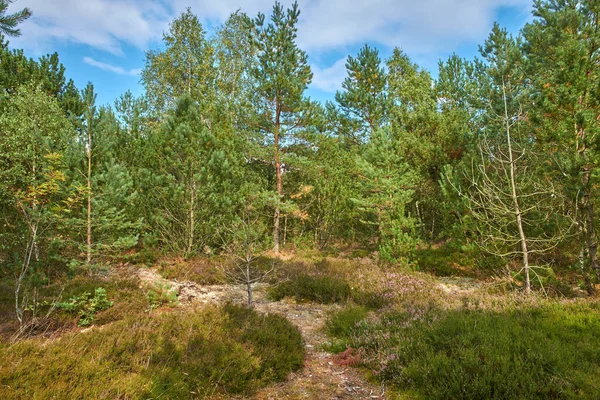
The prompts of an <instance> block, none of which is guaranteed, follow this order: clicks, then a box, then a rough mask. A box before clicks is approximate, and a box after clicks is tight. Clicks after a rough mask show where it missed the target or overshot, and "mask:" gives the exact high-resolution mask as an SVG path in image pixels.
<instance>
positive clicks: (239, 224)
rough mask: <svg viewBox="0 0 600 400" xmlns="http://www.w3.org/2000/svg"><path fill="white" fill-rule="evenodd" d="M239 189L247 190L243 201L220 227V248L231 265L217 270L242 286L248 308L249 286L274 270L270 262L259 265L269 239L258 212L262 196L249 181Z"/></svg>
mask: <svg viewBox="0 0 600 400" xmlns="http://www.w3.org/2000/svg"><path fill="white" fill-rule="evenodd" d="M240 190H241V191H242V192H244V193H247V194H246V199H245V200H246V201H245V204H242V206H241V207H240V209H239V211H238V213H237V214H238V215H236V217H235V218H234V219H233V220H232V221H231V223H230V224H229V225H228V226H224V227H223V228H222V235H221V239H222V241H223V250H224V251H225V254H227V255H229V256H230V257H232V258H233V265H226V266H223V267H222V268H221V271H222V272H223V273H224V275H225V276H226V277H227V278H229V280H230V281H231V282H233V283H236V284H240V285H244V286H245V287H246V293H247V295H248V307H249V308H252V307H254V297H253V286H254V285H255V284H256V283H259V282H264V281H265V279H266V278H267V277H268V276H269V275H270V274H271V273H272V272H273V271H274V265H272V266H271V268H261V266H260V265H259V264H260V259H261V257H262V256H263V255H264V253H265V251H266V250H267V248H268V243H269V241H268V227H267V226H266V225H265V224H264V223H263V221H264V219H263V218H262V217H261V215H260V211H261V210H263V209H264V204H265V197H266V196H264V193H262V191H261V190H260V188H258V187H255V186H253V185H252V184H249V185H244V187H243V188H240ZM250 193H252V194H250Z"/></svg>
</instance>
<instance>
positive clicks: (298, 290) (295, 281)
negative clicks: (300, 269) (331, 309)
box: [269, 275, 351, 304]
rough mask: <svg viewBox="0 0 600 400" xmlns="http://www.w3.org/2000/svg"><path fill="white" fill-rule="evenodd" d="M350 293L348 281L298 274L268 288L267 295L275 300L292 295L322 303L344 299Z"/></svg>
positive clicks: (301, 299) (298, 299) (303, 299)
mask: <svg viewBox="0 0 600 400" xmlns="http://www.w3.org/2000/svg"><path fill="white" fill-rule="evenodd" d="M350 294H351V290H350V285H348V283H346V282H345V281H343V280H341V279H339V278H334V277H331V276H310V275H299V276H296V277H294V278H292V279H290V280H288V281H285V282H283V283H280V284H278V285H275V286H273V287H271V288H270V289H269V296H270V297H271V298H272V299H273V300H275V301H279V300H281V299H283V298H284V297H294V298H295V299H296V301H314V302H317V303H323V304H331V303H339V302H343V301H346V300H347V299H348V298H349V297H350Z"/></svg>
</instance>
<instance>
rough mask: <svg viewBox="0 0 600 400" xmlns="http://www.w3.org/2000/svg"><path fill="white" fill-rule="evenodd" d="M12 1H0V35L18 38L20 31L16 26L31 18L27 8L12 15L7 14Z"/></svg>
mask: <svg viewBox="0 0 600 400" xmlns="http://www.w3.org/2000/svg"><path fill="white" fill-rule="evenodd" d="M13 1H14V0H0V34H5V35H7V36H20V35H21V31H20V29H18V28H17V25H18V24H20V23H21V22H23V21H25V20H26V19H27V18H29V17H31V10H30V9H29V8H27V7H25V8H24V9H22V10H20V11H17V12H15V13H12V14H7V13H6V10H7V9H8V5H9V4H10V3H12V2H13Z"/></svg>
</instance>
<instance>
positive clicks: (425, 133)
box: [0, 0, 600, 313]
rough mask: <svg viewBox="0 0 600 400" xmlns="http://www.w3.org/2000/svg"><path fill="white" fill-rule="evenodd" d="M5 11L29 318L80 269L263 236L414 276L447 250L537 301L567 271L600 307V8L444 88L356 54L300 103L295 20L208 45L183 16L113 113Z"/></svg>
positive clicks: (8, 250) (556, 10) (7, 230)
mask: <svg viewBox="0 0 600 400" xmlns="http://www.w3.org/2000/svg"><path fill="white" fill-rule="evenodd" d="M8 3H10V2H8ZM8 3H7V2H6V1H0V17H1V18H0V35H3V36H2V39H0V51H1V54H0V129H1V130H2V135H0V268H1V270H0V274H1V275H3V276H10V277H15V278H16V281H17V289H16V297H17V302H16V303H17V309H19V304H21V303H20V302H22V301H24V298H25V297H26V296H25V294H24V293H26V292H28V291H29V290H33V288H35V287H36V286H38V285H43V284H45V283H47V282H49V281H51V280H53V279H56V278H57V277H60V276H64V275H66V274H70V273H73V271H80V270H82V269H83V270H87V269H91V270H93V269H94V268H97V267H98V266H101V265H103V264H106V263H111V262H113V261H115V260H123V259H127V260H131V259H135V257H145V255H147V254H170V255H174V256H180V257H182V258H183V259H190V258H192V257H195V256H198V255H210V254H219V253H223V252H228V251H231V249H232V248H238V247H239V246H237V245H238V244H239V243H241V242H243V241H244V240H246V241H248V240H250V239H251V241H252V243H253V248H256V249H259V248H260V249H263V250H264V249H268V248H270V249H272V251H273V252H274V253H278V252H280V251H286V250H293V249H296V248H317V249H320V250H326V251H327V250H334V249H338V250H339V249H343V248H348V247H352V248H356V249H362V250H364V251H366V252H367V254H372V255H373V256H375V257H376V259H377V260H379V262H381V263H387V264H391V265H399V266H403V267H406V268H410V269H420V268H425V262H424V260H423V258H422V257H421V256H420V254H422V252H423V251H424V250H427V249H432V248H435V249H438V248H450V249H453V250H452V251H456V252H457V253H456V254H467V253H468V254H470V255H469V257H474V258H476V259H478V267H479V268H480V269H481V270H482V271H483V273H486V274H490V275H492V274H499V273H508V274H509V275H510V276H511V277H512V278H513V279H515V280H516V281H517V282H519V286H520V287H521V288H522V289H523V290H524V291H525V292H527V293H528V292H529V291H531V290H532V288H534V287H540V285H541V284H542V281H543V280H544V279H545V277H548V276H549V275H552V276H553V275H554V274H555V273H556V275H557V276H569V277H570V278H569V279H571V278H572V277H573V276H575V277H576V284H577V283H578V284H580V285H581V286H582V287H583V288H584V289H585V290H587V291H588V292H589V293H590V294H591V293H593V292H594V291H595V287H596V286H595V285H596V284H597V283H598V279H599V276H600V264H599V262H598V254H597V253H598V240H597V237H598V233H597V228H596V225H597V223H598V218H599V213H598V210H597V201H596V200H597V199H598V198H599V192H598V189H599V187H598V177H599V176H600V170H599V165H600V147H599V145H600V141H599V133H600V122H599V121H600V103H599V99H600V30H599V28H598V24H597V21H598V20H599V18H600V4H599V3H598V2H596V1H592V0H582V1H566V0H548V1H536V2H535V5H534V10H533V17H532V19H531V22H529V23H528V24H527V25H526V26H525V27H524V28H523V29H522V30H521V31H520V32H519V33H518V34H517V35H515V36H513V35H511V34H509V33H508V31H507V30H506V29H504V28H503V27H501V26H500V25H498V24H496V25H495V26H494V28H493V29H492V31H491V32H490V34H489V36H488V38H487V40H486V41H485V42H484V43H482V44H481V46H480V47H479V56H478V57H476V58H475V59H472V60H469V59H464V58H461V57H459V56H457V55H452V56H451V57H450V58H449V59H447V60H445V61H441V62H440V63H439V70H438V71H437V73H436V74H432V73H431V72H430V71H427V70H426V69H424V68H422V67H420V66H419V65H417V64H415V63H414V62H413V61H412V60H411V59H410V58H409V57H408V55H407V54H406V53H405V52H404V51H403V50H402V48H401V45H402V44H401V43H398V47H396V48H395V49H394V50H393V52H392V54H391V55H390V56H389V57H388V58H382V57H381V56H380V55H379V51H378V49H377V48H374V47H372V46H370V45H365V46H364V47H363V48H362V49H361V50H360V51H359V52H358V54H355V55H350V56H348V58H347V63H346V69H347V76H346V77H345V79H344V80H343V82H342V89H341V90H340V91H339V92H337V93H336V95H335V99H334V101H328V102H323V103H322V102H316V101H313V100H311V99H310V98H309V97H308V96H307V88H308V86H309V85H310V83H311V81H312V78H313V74H312V72H311V68H310V65H309V62H308V55H307V53H306V51H304V50H303V49H302V48H300V47H299V45H298V42H297V24H298V20H299V18H300V16H301V10H300V8H299V7H298V5H297V3H294V4H293V5H292V6H291V7H290V8H288V9H286V8H284V7H283V6H282V5H281V4H279V3H275V5H274V7H273V9H272V12H271V14H270V15H264V14H260V13H259V14H258V15H256V16H248V15H246V14H245V13H244V12H243V11H238V12H236V13H234V14H232V15H231V16H230V17H229V18H228V19H227V20H226V21H225V23H223V24H222V25H221V26H219V27H218V28H216V29H214V30H213V31H212V32H211V33H209V32H207V31H206V29H205V27H204V26H203V25H202V23H201V22H200V21H201V20H200V18H198V16H196V15H195V14H194V13H193V12H192V11H191V9H187V10H186V11H185V12H183V13H182V14H181V15H179V16H178V17H177V18H175V19H174V20H173V21H171V23H170V25H169V28H168V30H167V31H166V32H164V34H163V45H162V46H161V47H160V48H159V49H156V50H151V51H149V52H148V53H147V54H146V60H145V66H144V68H143V71H142V73H141V82H142V84H143V85H144V88H145V92H144V94H143V95H141V96H139V97H136V96H134V95H132V93H130V92H126V93H124V94H123V95H122V96H120V97H119V98H118V99H116V100H115V101H114V104H113V105H99V104H97V103H96V89H95V88H94V86H93V85H92V84H91V83H90V84H88V85H87V86H86V87H85V88H78V87H76V85H75V84H74V82H73V81H72V80H69V79H68V78H67V77H68V74H67V72H66V71H65V68H64V67H63V66H62V64H61V63H60V60H59V56H58V54H56V53H55V54H51V55H47V56H43V57H41V58H39V59H34V58H29V57H28V56H27V55H25V54H24V52H23V51H22V50H19V49H13V48H11V46H10V43H9V42H8V40H7V39H8V37H10V36H15V35H18V34H19V30H18V29H17V28H16V27H17V24H18V23H19V22H21V21H22V20H24V19H26V18H27V17H28V16H29V15H31V11H30V10H28V9H24V10H22V11H21V12H18V13H15V14H11V15H7V14H6V5H7V4H8ZM34 11H35V10H34ZM248 221H252V223H251V224H248ZM240 226H244V229H245V231H244V232H246V233H247V235H246V237H245V238H240V235H239V233H240V232H241V231H240V228H239V227H240ZM248 238H250V239H248ZM461 252H462V253H461ZM473 253H475V254H476V256H473ZM458 257H460V256H458ZM503 271H504V272H503ZM506 271H507V272H506ZM21 313H22V311H21Z"/></svg>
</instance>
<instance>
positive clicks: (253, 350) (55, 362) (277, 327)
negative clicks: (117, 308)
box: [0, 306, 304, 399]
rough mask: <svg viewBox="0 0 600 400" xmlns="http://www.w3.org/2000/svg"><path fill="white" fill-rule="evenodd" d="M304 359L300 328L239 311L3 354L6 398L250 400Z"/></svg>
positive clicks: (109, 328) (139, 319)
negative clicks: (247, 399) (227, 399)
mask: <svg viewBox="0 0 600 400" xmlns="http://www.w3.org/2000/svg"><path fill="white" fill-rule="evenodd" d="M303 360H304V348H303V346H302V341H301V338H300V333H299V332H298V329H297V328H296V327H295V326H293V325H292V324H291V323H289V322H288V321H287V320H285V319H284V318H283V317H280V316H275V315H260V314H258V313H256V312H254V311H252V310H248V309H245V308H240V307H234V306H227V307H225V308H216V307H207V308H204V309H201V310H194V311H192V312H171V313H163V314H159V315H155V314H146V315H143V316H135V317H130V318H128V319H126V320H123V321H118V322H115V323H113V324H110V325H106V326H104V327H103V328H102V329H92V330H90V331H87V332H85V333H72V334H68V335H65V336H63V337H62V338H60V339H57V340H54V341H48V342H41V341H36V340H26V341H22V342H19V343H17V344H15V345H12V346H10V347H4V348H0V398H2V399H23V398H27V399H50V398H56V399H65V398H78V399H79V398H81V399H84V398H85V399H114V398H119V399H147V398H154V399H159V398H160V399H187V398H206V397H212V396H213V395H215V394H222V395H226V396H230V395H236V394H241V395H251V394H252V393H253V392H254V391H255V390H256V389H257V388H259V387H262V386H264V385H266V384H268V383H270V382H273V381H276V380H281V379H284V378H285V377H286V376H287V374H289V373H290V372H292V371H294V370H297V369H299V368H301V367H302V363H303Z"/></svg>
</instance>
